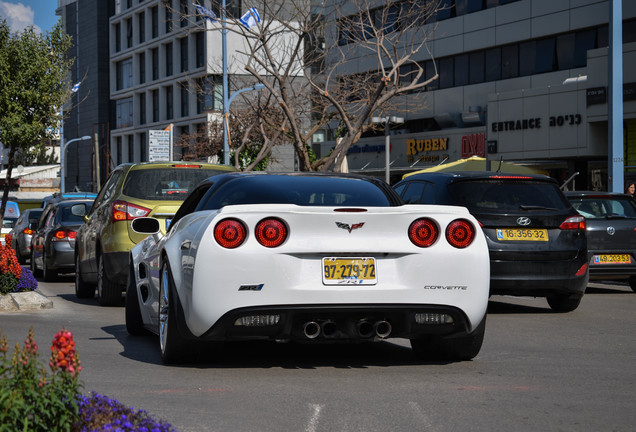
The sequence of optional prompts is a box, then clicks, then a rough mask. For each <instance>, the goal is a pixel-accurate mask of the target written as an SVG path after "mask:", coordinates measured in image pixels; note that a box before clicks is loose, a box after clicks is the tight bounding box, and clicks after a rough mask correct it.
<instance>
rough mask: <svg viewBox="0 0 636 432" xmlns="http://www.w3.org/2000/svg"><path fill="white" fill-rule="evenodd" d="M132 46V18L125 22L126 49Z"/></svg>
mask: <svg viewBox="0 0 636 432" xmlns="http://www.w3.org/2000/svg"><path fill="white" fill-rule="evenodd" d="M132 46H133V23H132V18H128V19H127V20H126V48H132Z"/></svg>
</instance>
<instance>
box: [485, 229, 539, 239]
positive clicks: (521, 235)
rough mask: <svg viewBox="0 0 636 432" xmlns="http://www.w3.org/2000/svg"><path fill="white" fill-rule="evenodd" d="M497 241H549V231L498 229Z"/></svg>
mask: <svg viewBox="0 0 636 432" xmlns="http://www.w3.org/2000/svg"><path fill="white" fill-rule="evenodd" d="M497 240H516V241H548V230H546V229H530V228H523V229H520V228H497Z"/></svg>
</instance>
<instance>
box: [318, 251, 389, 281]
mask: <svg viewBox="0 0 636 432" xmlns="http://www.w3.org/2000/svg"><path fill="white" fill-rule="evenodd" d="M322 282H323V283H324V284H325V285H375V284H376V283H377V282H378V276H377V272H376V268H375V258H370V257H361V258H337V257H326V258H323V259H322Z"/></svg>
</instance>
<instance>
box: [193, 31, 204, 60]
mask: <svg viewBox="0 0 636 432" xmlns="http://www.w3.org/2000/svg"><path fill="white" fill-rule="evenodd" d="M204 36H205V33H204V32H198V33H196V35H195V37H194V38H195V45H196V57H197V58H196V61H197V67H198V68H200V67H203V66H205V38H204Z"/></svg>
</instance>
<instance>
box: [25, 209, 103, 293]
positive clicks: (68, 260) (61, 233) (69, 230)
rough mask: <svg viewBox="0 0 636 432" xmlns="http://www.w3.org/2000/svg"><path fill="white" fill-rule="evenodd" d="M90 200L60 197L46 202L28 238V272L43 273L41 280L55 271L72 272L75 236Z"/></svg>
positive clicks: (54, 274) (87, 210) (50, 278)
mask: <svg viewBox="0 0 636 432" xmlns="http://www.w3.org/2000/svg"><path fill="white" fill-rule="evenodd" d="M92 205H93V201H92V200H63V201H57V202H51V203H49V204H48V205H47V206H46V208H45V209H44V211H43V212H42V215H41V216H40V220H39V221H38V225H37V228H36V229H35V231H34V233H33V237H32V239H31V271H32V272H33V274H35V275H36V276H39V274H40V272H42V273H43V277H44V280H45V281H52V280H55V279H56V278H57V274H58V273H72V272H73V271H75V261H74V257H75V238H76V236H77V230H78V229H79V227H80V226H82V225H83V223H84V217H83V215H85V214H86V213H88V212H89V210H90V209H91V207H92Z"/></svg>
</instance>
